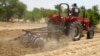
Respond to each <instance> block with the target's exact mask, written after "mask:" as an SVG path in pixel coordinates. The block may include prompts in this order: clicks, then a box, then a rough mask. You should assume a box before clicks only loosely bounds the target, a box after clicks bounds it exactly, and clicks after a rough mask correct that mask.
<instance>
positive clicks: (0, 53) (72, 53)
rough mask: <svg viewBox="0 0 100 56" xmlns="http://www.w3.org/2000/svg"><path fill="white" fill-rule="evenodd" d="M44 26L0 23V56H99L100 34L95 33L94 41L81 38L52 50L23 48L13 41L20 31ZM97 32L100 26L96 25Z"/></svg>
mask: <svg viewBox="0 0 100 56" xmlns="http://www.w3.org/2000/svg"><path fill="white" fill-rule="evenodd" d="M44 26H46V25H44V24H34V23H6V22H0V56H100V45H99V44H100V33H95V36H94V39H88V40H87V39H86V36H84V37H82V39H81V40H79V41H72V42H70V43H69V45H66V46H62V47H61V48H58V47H60V46H56V48H55V49H53V50H49V48H48V47H47V48H48V50H40V49H38V48H37V49H34V48H31V47H25V46H23V45H22V44H20V43H19V42H18V41H14V40H13V39H14V38H17V37H18V36H20V35H21V34H23V32H22V31H21V30H22V29H33V28H39V27H44ZM97 27H98V31H99V30H100V29H99V28H100V25H97Z"/></svg>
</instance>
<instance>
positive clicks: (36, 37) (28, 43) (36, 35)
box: [15, 27, 68, 48]
mask: <svg viewBox="0 0 100 56" xmlns="http://www.w3.org/2000/svg"><path fill="white" fill-rule="evenodd" d="M23 32H24V33H23V35H21V36H19V37H18V38H16V39H15V40H18V41H19V42H20V43H21V44H23V45H24V46H25V47H35V48H43V47H44V46H45V45H46V44H47V43H48V42H53V41H56V42H58V43H59V44H61V43H63V42H64V43H65V42H67V43H68V41H67V40H68V38H67V37H65V36H64V33H63V32H62V31H61V30H59V29H54V28H48V27H44V28H38V29H30V30H23ZM64 40H65V41H64ZM64 43H63V44H64ZM51 44H52V43H51ZM55 45H56V44H55Z"/></svg>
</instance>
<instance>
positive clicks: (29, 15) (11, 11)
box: [0, 0, 100, 25]
mask: <svg viewBox="0 0 100 56" xmlns="http://www.w3.org/2000/svg"><path fill="white" fill-rule="evenodd" d="M62 10H63V11H62V12H63V13H62V15H66V13H67V9H65V8H63V7H62ZM84 12H85V13H86V16H87V17H88V18H90V20H91V24H93V25H96V24H98V23H99V22H100V10H99V8H98V5H94V6H93V7H92V8H90V9H86V8H85V6H81V7H80V16H83V14H84ZM50 14H58V5H55V9H54V10H53V9H45V8H33V10H32V11H28V10H27V6H26V5H25V4H24V3H22V2H20V1H19V0H0V21H8V22H9V21H11V20H12V19H14V18H18V19H24V20H25V21H26V20H30V21H32V22H35V21H39V20H40V19H41V18H45V19H46V20H48V17H49V15H50Z"/></svg>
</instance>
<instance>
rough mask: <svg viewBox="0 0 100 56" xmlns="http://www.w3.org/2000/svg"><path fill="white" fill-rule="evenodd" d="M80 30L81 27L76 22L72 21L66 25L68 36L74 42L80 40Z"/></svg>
mask: <svg viewBox="0 0 100 56" xmlns="http://www.w3.org/2000/svg"><path fill="white" fill-rule="evenodd" d="M82 30H83V29H82V25H81V23H80V22H78V21H73V22H71V23H70V24H69V25H68V35H70V38H72V40H74V41H77V40H80V38H81V35H82Z"/></svg>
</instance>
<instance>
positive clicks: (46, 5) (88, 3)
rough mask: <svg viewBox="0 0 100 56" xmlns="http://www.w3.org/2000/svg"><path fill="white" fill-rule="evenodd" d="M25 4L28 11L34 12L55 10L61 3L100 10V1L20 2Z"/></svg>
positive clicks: (49, 0)
mask: <svg viewBox="0 0 100 56" xmlns="http://www.w3.org/2000/svg"><path fill="white" fill-rule="evenodd" d="M20 1H21V2H23V3H24V4H26V5H27V9H28V10H29V11H31V10H33V8H35V7H37V8H41V7H43V8H46V9H54V5H56V4H60V3H68V4H69V5H70V6H71V5H72V4H73V3H77V5H78V7H80V6H82V5H83V6H85V7H86V8H91V7H92V6H93V5H99V9H100V0H20Z"/></svg>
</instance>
